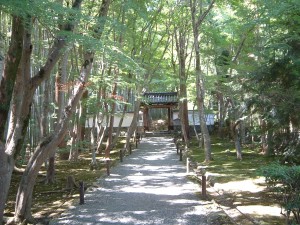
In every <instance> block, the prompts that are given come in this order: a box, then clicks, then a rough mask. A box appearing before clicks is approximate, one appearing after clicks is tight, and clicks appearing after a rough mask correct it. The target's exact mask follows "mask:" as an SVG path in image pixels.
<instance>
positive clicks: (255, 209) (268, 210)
mask: <svg viewBox="0 0 300 225" xmlns="http://www.w3.org/2000/svg"><path fill="white" fill-rule="evenodd" d="M237 209H239V210H241V211H242V212H243V213H246V214H255V215H260V216H263V217H264V216H278V215H280V207H279V206H276V205H274V206H263V205H247V206H238V207H237Z"/></svg>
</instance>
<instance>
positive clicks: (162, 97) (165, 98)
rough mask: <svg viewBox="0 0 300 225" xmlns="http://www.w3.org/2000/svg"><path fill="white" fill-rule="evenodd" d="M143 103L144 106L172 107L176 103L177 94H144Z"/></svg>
mask: <svg viewBox="0 0 300 225" xmlns="http://www.w3.org/2000/svg"><path fill="white" fill-rule="evenodd" d="M143 103H144V104H146V105H172V104H177V103H178V98H177V92H148V93H144V100H143Z"/></svg>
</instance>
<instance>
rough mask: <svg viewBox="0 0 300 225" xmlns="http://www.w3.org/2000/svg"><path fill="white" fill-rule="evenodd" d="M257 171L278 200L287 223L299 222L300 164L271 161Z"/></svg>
mask: <svg viewBox="0 0 300 225" xmlns="http://www.w3.org/2000/svg"><path fill="white" fill-rule="evenodd" d="M259 173H260V174H261V175H263V176H264V177H265V178H266V182H267V185H268V188H270V190H271V191H272V192H273V194H274V195H275V197H276V199H277V200H278V201H279V203H280V205H281V209H282V213H283V215H284V216H286V219H287V224H300V166H286V165H280V164H279V163H273V164H270V165H268V166H265V167H262V168H260V170H259Z"/></svg>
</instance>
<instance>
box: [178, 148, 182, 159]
mask: <svg viewBox="0 0 300 225" xmlns="http://www.w3.org/2000/svg"><path fill="white" fill-rule="evenodd" d="M179 150H180V155H179V161H182V148H179Z"/></svg>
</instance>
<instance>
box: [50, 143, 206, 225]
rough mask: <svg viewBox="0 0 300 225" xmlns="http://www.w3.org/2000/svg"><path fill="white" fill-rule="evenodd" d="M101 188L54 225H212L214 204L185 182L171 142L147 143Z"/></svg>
mask: <svg viewBox="0 0 300 225" xmlns="http://www.w3.org/2000/svg"><path fill="white" fill-rule="evenodd" d="M98 183H99V188H94V189H93V190H92V191H88V192H87V193H86V194H85V204H84V205H76V206H73V207H72V208H70V210H68V211H67V212H66V213H63V214H62V215H61V217H60V218H58V219H56V220H54V221H52V222H51V223H50V224H52V225H58V224H72V225H75V224H85V225H92V224H93V225H94V224H106V225H116V224H117V225H123V224H132V225H133V224H134V225H136V224H155V225H157V224H164V225H176V224H178V225H199V224H209V223H208V222H207V214H208V213H209V212H211V210H212V208H211V207H212V204H211V203H210V202H207V201H201V200H200V199H199V197H197V195H196V192H197V191H199V189H200V188H199V186H198V185H197V184H194V183H192V182H190V181H189V180H188V179H187V178H186V173H185V167H184V164H183V163H182V162H180V161H179V158H178V155H176V149H175V146H174V144H173V143H172V139H171V138H167V137H149V138H144V139H143V140H142V142H141V144H140V145H139V148H138V149H136V150H134V151H133V153H132V155H130V156H129V157H126V158H124V160H123V162H122V163H119V164H118V165H117V166H116V167H114V168H112V169H111V174H110V176H109V177H104V178H100V179H99V180H98Z"/></svg>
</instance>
